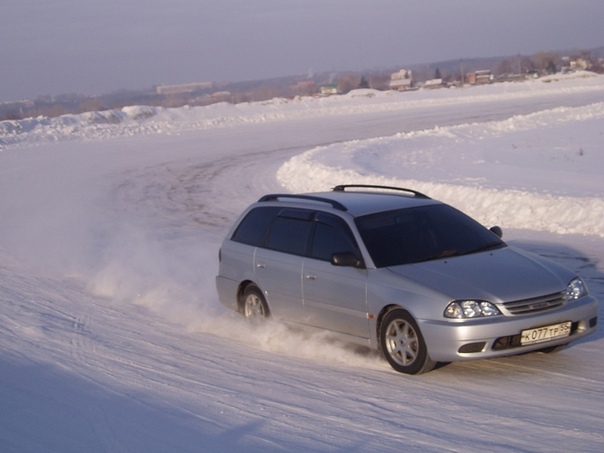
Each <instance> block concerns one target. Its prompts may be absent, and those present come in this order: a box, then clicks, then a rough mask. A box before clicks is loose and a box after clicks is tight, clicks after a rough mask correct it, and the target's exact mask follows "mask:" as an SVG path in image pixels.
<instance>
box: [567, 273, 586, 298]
mask: <svg viewBox="0 0 604 453" xmlns="http://www.w3.org/2000/svg"><path fill="white" fill-rule="evenodd" d="M587 293H588V291H587V285H586V284H585V282H584V281H583V279H581V278H580V277H576V278H573V279H572V280H571V282H570V283H569V284H568V286H567V287H566V298H567V299H568V300H577V299H578V298H580V297H583V296H585V295H587Z"/></svg>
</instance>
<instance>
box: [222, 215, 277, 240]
mask: <svg viewBox="0 0 604 453" xmlns="http://www.w3.org/2000/svg"><path fill="white" fill-rule="evenodd" d="M279 211H281V208H278V207H268V208H256V209H252V210H251V211H250V212H249V213H248V214H247V215H246V216H245V218H244V219H243V220H242V221H241V223H240V224H239V226H238V227H237V229H236V230H235V233H234V234H233V237H232V238H231V239H232V240H233V241H236V242H242V243H244V244H249V245H253V246H256V247H261V246H262V243H263V241H264V237H265V235H266V231H267V230H268V228H269V226H270V225H271V223H272V222H273V220H275V218H276V217H277V215H278V214H279Z"/></svg>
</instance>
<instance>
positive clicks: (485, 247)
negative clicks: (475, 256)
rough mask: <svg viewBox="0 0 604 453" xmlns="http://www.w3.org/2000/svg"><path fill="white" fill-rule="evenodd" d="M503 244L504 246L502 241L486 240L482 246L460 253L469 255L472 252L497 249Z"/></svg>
mask: <svg viewBox="0 0 604 453" xmlns="http://www.w3.org/2000/svg"><path fill="white" fill-rule="evenodd" d="M503 246H504V243H503V242H502V241H492V242H487V243H486V244H485V245H483V246H480V247H478V248H475V249H472V250H470V251H468V252H465V253H462V255H471V254H472V253H480V252H486V251H487V250H493V249H498V248H500V247H503Z"/></svg>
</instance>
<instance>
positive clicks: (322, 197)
mask: <svg viewBox="0 0 604 453" xmlns="http://www.w3.org/2000/svg"><path fill="white" fill-rule="evenodd" d="M276 201H279V202H286V204H287V206H294V205H295V206H299V207H304V208H308V207H309V206H316V207H317V209H318V208H321V210H328V209H329V206H330V207H331V209H334V210H337V211H345V212H347V213H349V214H350V215H352V216H353V217H359V216H364V215H367V214H373V213H376V212H384V211H392V210H395V209H404V208H410V207H415V206H426V205H434V204H442V203H441V202H439V201H436V200H433V199H431V198H430V197H428V196H427V195H424V194H422V193H420V192H417V191H414V190H411V189H404V188H399V187H390V186H374V185H364V184H351V185H341V186H336V187H334V189H333V190H332V191H331V192H313V193H303V194H269V195H265V196H263V197H262V198H260V200H259V202H276ZM326 205H327V207H328V209H325V208H326Z"/></svg>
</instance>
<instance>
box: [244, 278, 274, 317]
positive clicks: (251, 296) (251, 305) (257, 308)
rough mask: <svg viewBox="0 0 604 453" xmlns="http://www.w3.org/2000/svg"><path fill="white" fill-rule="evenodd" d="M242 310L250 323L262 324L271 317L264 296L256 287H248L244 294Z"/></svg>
mask: <svg viewBox="0 0 604 453" xmlns="http://www.w3.org/2000/svg"><path fill="white" fill-rule="evenodd" d="M241 309H242V310H241V311H242V313H243V316H244V317H245V319H247V320H248V321H250V322H260V321H262V320H264V319H266V318H268V317H269V310H268V305H267V304H266V300H265V299H264V295H263V294H262V291H260V288H258V287H257V286H256V285H250V286H248V287H247V288H246V289H245V291H244V292H243V303H242V305H241Z"/></svg>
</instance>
